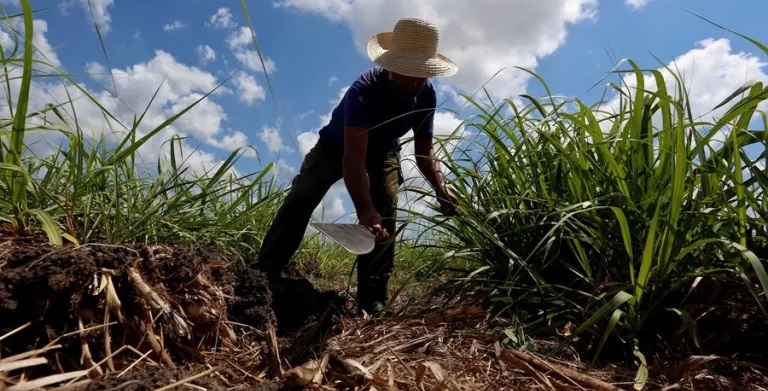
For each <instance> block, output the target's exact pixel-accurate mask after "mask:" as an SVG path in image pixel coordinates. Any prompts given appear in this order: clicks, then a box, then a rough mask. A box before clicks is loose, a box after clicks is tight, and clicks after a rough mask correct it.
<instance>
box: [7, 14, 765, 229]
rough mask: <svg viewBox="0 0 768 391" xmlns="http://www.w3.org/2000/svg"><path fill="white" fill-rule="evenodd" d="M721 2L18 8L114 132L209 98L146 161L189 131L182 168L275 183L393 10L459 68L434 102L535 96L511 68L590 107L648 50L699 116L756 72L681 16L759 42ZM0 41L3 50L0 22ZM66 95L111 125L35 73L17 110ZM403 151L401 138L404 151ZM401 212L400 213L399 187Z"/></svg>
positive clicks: (721, 36)
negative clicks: (230, 167) (418, 20)
mask: <svg viewBox="0 0 768 391" xmlns="http://www.w3.org/2000/svg"><path fill="white" fill-rule="evenodd" d="M734 1H735V2H734V3H733V5H732V6H730V7H728V6H725V5H723V2H722V1H716V0H687V1H685V0H610V1H609V0H542V1H540V2H535V1H530V0H473V1H471V2H470V1H468V0H419V1H412V0H247V1H245V6H246V8H247V17H246V13H245V12H244V9H243V5H242V3H241V2H240V1H235V0H227V1H220V0H163V1H149V0H130V1H128V0H60V1H57V2H50V1H42V0H32V1H31V6H32V8H33V9H40V10H39V11H38V12H37V13H36V14H35V24H34V28H35V33H34V44H35V46H36V47H37V49H38V50H39V52H38V53H36V54H35V56H36V57H37V58H43V59H44V60H45V61H46V62H48V63H50V64H52V65H55V66H56V67H57V68H59V69H61V70H63V71H65V72H67V73H68V74H69V75H70V76H71V77H72V78H73V79H74V80H76V81H77V82H78V83H80V86H81V88H83V89H85V90H86V91H88V93H89V94H91V95H92V96H93V97H95V98H96V99H97V100H98V101H99V103H100V104H101V105H102V106H103V107H105V108H107V110H109V111H110V113H112V114H114V115H115V117H116V118H117V119H119V120H120V121H121V122H122V124H123V125H125V126H130V124H131V122H132V119H133V117H134V115H141V113H142V112H144V110H145V109H146V108H147V106H148V105H149V104H150V100H151V99H152V97H153V95H154V94H155V92H156V91H157V95H156V96H155V97H154V101H153V102H152V104H151V105H150V106H149V109H147V112H146V115H145V117H144V120H143V121H144V122H143V126H141V127H140V130H141V132H142V133H143V132H146V131H148V130H149V129H152V128H154V127H155V126H158V125H159V124H161V123H162V122H163V121H165V120H166V119H167V118H169V117H171V116H172V115H174V113H176V112H178V111H179V110H181V109H183V108H185V107H186V106H188V105H189V104H191V103H193V102H195V101H196V100H198V99H200V98H202V97H203V96H204V95H205V94H207V93H209V92H211V91H213V93H211V95H209V96H208V97H206V98H205V99H204V100H203V101H202V102H201V103H200V104H198V105H197V106H195V107H194V108H193V109H192V110H190V111H189V112H188V113H186V114H185V115H184V116H182V117H181V119H180V120H179V121H177V122H175V123H174V124H173V125H172V126H170V127H168V128H167V129H165V130H164V131H163V132H161V133H160V134H159V135H158V136H157V138H155V139H152V140H151V141H150V142H149V143H148V144H146V145H145V146H144V147H142V148H141V149H140V150H139V152H140V154H141V156H142V157H143V158H144V159H145V161H147V162H149V163H150V164H152V163H154V162H155V161H156V160H157V159H158V158H159V157H162V156H165V155H167V154H168V148H169V147H168V143H166V142H165V141H166V140H167V139H168V138H169V137H170V136H171V135H172V134H179V135H183V136H186V137H188V138H187V139H185V140H184V144H185V153H186V154H187V158H188V160H187V163H188V164H189V165H190V166H191V167H193V168H194V169H196V170H206V169H211V168H215V167H216V166H217V165H218V164H220V163H221V161H222V160H223V159H226V158H227V156H228V155H229V154H230V153H231V152H232V151H233V150H235V149H236V148H239V147H243V146H247V145H250V146H252V147H253V148H252V149H247V150H245V151H244V154H243V156H242V157H241V158H240V159H239V160H238V161H237V163H236V170H237V172H238V173H240V174H248V173H252V172H255V171H258V170H260V169H261V168H262V167H263V166H264V165H265V164H266V163H268V162H276V163H277V171H276V175H278V178H279V180H280V181H281V182H282V183H285V184H287V183H288V182H289V181H290V179H291V178H292V177H293V176H294V175H295V174H296V172H297V170H298V168H299V167H300V165H301V161H302V158H303V156H304V155H305V154H306V153H307V152H308V151H309V149H310V148H311V147H312V146H313V144H314V142H315V141H316V140H317V130H318V129H319V128H320V127H321V126H322V125H324V123H325V122H326V121H327V120H328V116H329V113H330V111H331V110H332V109H333V107H334V105H335V104H336V103H337V102H338V101H339V99H341V97H342V96H343V94H344V91H345V89H346V87H347V86H348V85H349V84H350V83H351V82H352V81H354V80H355V78H356V77H357V76H358V75H359V74H360V73H362V72H364V71H365V70H366V69H367V68H369V67H371V66H373V64H372V62H371V61H370V60H369V59H368V57H367V56H366V54H365V52H364V47H365V43H366V41H367V39H368V38H369V37H370V36H371V35H372V34H374V33H377V32H380V31H388V30H391V28H392V27H393V26H394V23H395V22H396V21H397V19H398V18H401V17H406V16H414V17H422V18H427V19H429V20H431V21H433V22H434V23H435V24H436V25H437V26H438V28H439V29H440V39H441V40H440V50H441V52H442V53H443V54H445V55H447V56H448V57H449V58H451V59H452V60H453V61H454V62H456V63H457V64H458V66H459V73H458V74H457V75H456V76H454V77H451V78H445V79H437V80H434V81H435V83H436V86H437V87H438V91H439V96H438V102H439V104H443V105H444V106H445V107H446V108H457V107H460V106H461V104H462V103H463V101H462V100H460V98H458V97H457V94H461V93H464V94H473V93H474V92H475V91H477V89H478V88H481V87H482V86H483V85H484V84H485V83H486V82H488V84H485V86H486V88H487V89H488V91H489V94H490V95H491V97H492V98H493V99H505V98H514V97H517V96H519V95H520V94H524V93H528V94H533V95H535V96H538V95H541V94H543V93H544V90H543V88H542V87H541V85H540V84H539V83H538V82H537V81H536V80H535V79H532V77H531V76H530V75H529V74H527V73H525V72H522V71H518V70H515V69H510V68H511V67H515V66H519V67H524V68H527V69H530V70H532V71H535V72H536V73H537V74H539V75H540V76H541V77H543V78H544V80H545V81H546V82H547V84H548V86H549V88H550V89H551V90H552V91H553V93H555V94H558V95H565V96H570V97H579V98H580V99H583V100H584V101H586V102H594V101H596V100H598V99H600V98H601V94H602V93H603V92H604V90H603V88H602V87H603V86H598V88H594V89H590V87H592V85H594V84H595V83H598V82H601V79H602V78H603V77H604V76H605V73H606V72H608V71H609V70H610V69H611V68H613V67H614V66H615V65H616V64H617V62H618V61H619V60H620V59H624V58H630V59H633V60H634V61H636V62H637V63H638V64H640V66H642V67H645V68H659V67H661V66H662V64H661V63H659V62H658V60H657V59H656V58H654V56H656V57H658V58H659V59H661V60H662V61H663V62H664V63H673V62H674V64H675V67H676V68H678V69H679V70H680V72H681V73H682V74H683V75H684V76H685V81H686V83H687V84H688V85H690V86H693V90H692V91H691V94H692V101H693V103H694V104H695V110H697V112H698V113H707V112H708V111H709V110H710V109H711V108H712V107H714V106H715V105H716V104H717V103H719V102H720V101H721V100H722V99H723V98H725V97H726V96H728V95H729V94H730V93H731V92H732V91H734V90H735V89H736V88H738V87H739V86H741V85H742V84H744V83H745V82H747V81H763V82H766V81H768V75H767V72H768V70H766V67H765V66H766V63H767V60H768V59H767V58H766V55H765V53H763V52H761V51H760V50H759V49H758V48H757V47H755V46H754V45H752V44H751V43H749V42H747V41H745V40H743V39H741V38H740V37H738V36H735V35H733V34H731V33H729V32H727V31H724V30H721V29H719V28H717V27H716V26H713V25H711V24H709V23H707V22H705V21H703V20H701V19H699V18H696V17H695V16H693V15H691V14H690V13H687V12H686V11H690V12H693V13H696V14H699V15H701V16H703V17H706V18H708V19H711V20H713V21H715V22H717V23H719V24H721V25H724V26H726V27H729V28H731V29H734V30H736V31H738V32H740V33H743V34H746V35H748V36H750V37H752V38H755V39H757V40H759V41H761V42H766V43H768V30H766V29H765V28H764V27H763V26H764V21H763V19H764V15H765V14H766V13H768V2H766V1H764V0H749V1H748V0H734ZM0 5H2V7H3V9H4V11H5V12H7V13H8V14H14V13H18V12H19V10H20V7H19V2H18V0H0ZM248 19H250V25H251V26H252V27H253V31H254V32H255V35H256V39H257V42H258V45H259V49H260V50H261V53H262V55H263V60H264V63H262V61H261V60H260V58H259V56H258V54H257V52H256V50H255V48H256V47H255V45H254V42H253V39H252V36H251V30H250V29H249V27H248V26H249V20H248ZM95 26H98V29H99V33H100V34H101V39H102V40H103V43H104V47H102V44H101V42H100V40H99V36H98V34H97V30H96V28H95ZM14 27H15V28H17V29H20V30H21V29H23V25H21V24H20V23H18V22H14ZM0 43H2V45H3V46H4V48H5V49H6V50H9V48H10V47H12V46H13V41H12V40H11V38H10V35H9V34H8V30H7V29H4V30H3V32H0ZM105 50H106V56H105V52H104V51H105ZM310 64H312V65H310ZM110 69H111V71H112V73H111V76H110ZM265 69H266V72H265ZM499 71H502V72H501V73H500V74H498V75H497V76H495V77H493V76H494V74H496V73H497V72H499ZM492 77H493V78H492ZM491 79H492V80H491ZM489 80H490V81H489ZM12 83H13V82H12ZM220 83H224V84H223V85H222V86H219V84H220ZM602 83H603V84H605V83H606V81H603V82H602ZM270 84H271V88H270ZM158 88H159V90H158ZM214 90H215V91H214ZM67 92H69V93H70V94H73V95H74V96H76V97H78V98H77V99H76V101H75V107H76V112H77V117H78V121H79V122H80V124H81V126H83V127H84V128H87V129H89V130H90V131H91V132H93V134H94V135H96V136H98V135H115V134H118V135H119V134H120V132H121V131H123V130H124V129H123V130H121V129H120V126H116V123H115V122H112V121H107V120H105V119H104V117H103V115H102V114H101V112H100V111H99V110H98V109H97V108H96V106H95V105H93V104H92V103H91V102H89V100H88V99H87V98H82V94H79V93H78V90H77V89H76V88H74V87H73V86H72V85H71V84H70V85H69V86H67V85H66V83H62V82H60V81H51V80H50V79H39V80H36V81H35V82H34V83H33V85H32V92H31V94H32V96H31V100H30V109H32V110H34V109H37V108H41V107H42V106H43V105H44V104H46V103H49V102H63V101H66V100H67V99H68V98H67ZM3 94H5V92H3ZM3 98H4V96H3ZM609 98H610V97H609ZM2 101H3V102H4V101H5V100H4V99H3V100H2ZM2 110H3V115H4V118H8V117H7V116H8V114H7V108H6V107H5V106H3V109H2ZM459 115H461V114H459ZM107 122H111V124H108V123H107ZM110 125H112V127H110ZM435 125H436V132H437V133H438V134H439V135H441V136H445V135H448V134H450V133H452V132H454V130H457V129H458V130H459V133H458V134H465V135H466V134H467V133H466V132H467V130H465V129H462V127H461V125H462V122H461V119H460V118H458V117H456V116H455V115H454V114H452V113H450V112H449V111H447V110H442V109H440V110H439V111H438V114H437V116H436V120H435ZM35 137H37V139H35ZM30 140H36V141H38V142H41V141H50V139H49V138H46V137H44V136H31V137H30ZM41 148H42V147H41ZM41 150H42V149H41ZM408 153H412V146H410V147H408V146H407V147H406V148H405V150H404V158H405V157H407V154H408ZM403 167H404V171H405V174H406V177H407V178H412V179H417V180H418V179H419V178H421V177H420V174H419V173H418V170H417V169H416V168H415V167H414V165H413V164H412V162H410V161H404V163H403ZM400 205H401V206H412V205H408V200H407V199H406V198H403V197H402V196H401V200H400ZM316 213H317V214H316V216H317V217H318V218H321V219H322V220H325V221H331V220H335V219H338V218H342V219H353V220H354V208H353V207H352V204H351V202H350V200H349V197H348V195H347V192H346V188H345V187H344V185H343V182H341V181H340V182H338V183H337V184H336V185H335V186H334V187H332V188H331V190H330V191H329V192H328V194H327V195H326V197H325V199H324V200H323V202H322V203H321V205H319V206H318V209H317V211H316Z"/></svg>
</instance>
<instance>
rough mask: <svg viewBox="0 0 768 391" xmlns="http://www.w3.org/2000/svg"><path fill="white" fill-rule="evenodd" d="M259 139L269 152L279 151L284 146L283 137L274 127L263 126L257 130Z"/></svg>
mask: <svg viewBox="0 0 768 391" xmlns="http://www.w3.org/2000/svg"><path fill="white" fill-rule="evenodd" d="M259 139H260V140H261V141H263V142H264V144H265V145H266V146H267V149H269V151H270V152H279V151H280V150H282V149H284V148H285V145H283V137H282V136H280V131H278V130H277V129H276V128H272V127H269V126H265V127H264V128H263V129H261V132H259Z"/></svg>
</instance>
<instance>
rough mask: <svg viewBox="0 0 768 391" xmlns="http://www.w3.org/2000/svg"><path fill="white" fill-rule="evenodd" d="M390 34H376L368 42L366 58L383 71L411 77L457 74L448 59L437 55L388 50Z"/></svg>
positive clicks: (453, 65)
mask: <svg viewBox="0 0 768 391" xmlns="http://www.w3.org/2000/svg"><path fill="white" fill-rule="evenodd" d="M391 42H392V32H383V33H379V34H376V35H374V36H372V37H371V39H369V40H368V47H367V52H368V57H369V58H370V59H371V61H373V62H375V63H376V64H378V65H381V66H382V67H383V68H384V69H386V70H388V71H391V72H395V73H397V74H400V75H405V76H411V77H426V78H430V77H448V76H453V75H455V74H456V72H458V70H459V67H458V66H457V65H456V64H455V63H454V62H453V61H451V60H450V59H449V58H448V57H446V56H444V55H443V54H440V53H438V54H437V55H435V56H422V55H415V54H413V53H400V52H396V51H392V50H389V49H390V44H391Z"/></svg>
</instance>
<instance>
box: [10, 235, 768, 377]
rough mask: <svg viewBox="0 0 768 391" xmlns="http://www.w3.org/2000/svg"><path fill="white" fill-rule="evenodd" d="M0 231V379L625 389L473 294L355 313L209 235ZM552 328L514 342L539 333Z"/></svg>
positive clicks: (703, 371) (660, 372) (732, 363)
mask: <svg viewBox="0 0 768 391" xmlns="http://www.w3.org/2000/svg"><path fill="white" fill-rule="evenodd" d="M2 243H3V245H2V249H3V250H2V253H0V271H1V272H2V273H1V275H2V277H0V297H1V298H2V307H0V318H2V319H13V320H14V321H13V322H3V325H4V326H3V330H0V332H2V334H4V335H3V336H2V342H0V343H1V345H0V346H1V347H2V359H0V389H7V390H31V389H47V390H53V389H56V390H79V389H82V390H97V389H100V390H106V389H110V390H118V389H119V390H165V389H209V390H215V389H216V390H217V389H238V390H280V389H370V390H373V389H377V390H388V389H392V390H394V389H399V390H404V389H409V390H459V389H461V390H528V389H530V390H549V389H552V390H561V389H587V390H618V389H631V388H632V382H633V379H634V373H635V370H634V368H632V367H627V368H622V367H621V366H617V365H613V364H606V365H603V366H597V367H595V368H592V369H589V370H588V368H587V366H588V364H589V363H588V362H584V361H583V360H582V358H581V357H580V354H579V353H578V352H577V351H575V350H573V349H568V350H564V351H562V352H561V353H559V354H558V355H556V356H554V357H549V358H547V357H543V356H541V355H538V354H531V353H530V352H521V351H520V350H518V349H513V348H508V347H503V346H502V345H501V344H500V338H499V335H503V334H504V330H505V329H506V328H508V327H510V323H509V322H507V321H505V320H504V319H503V318H491V317H489V316H488V313H487V312H486V311H485V310H484V309H483V307H482V304H481V303H478V304H476V305H467V304H466V303H465V304H464V305H463V306H462V307H458V308H448V309H443V310H439V311H431V312H427V311H425V310H427V308H423V307H422V308H418V306H407V311H406V312H405V313H397V314H395V315H392V316H385V317H383V318H381V319H370V318H368V317H356V316H353V314H354V311H353V310H354V307H353V305H352V303H351V302H349V300H347V299H345V296H344V295H343V294H338V293H336V292H333V291H325V292H321V291H319V290H315V289H313V288H312V287H311V285H309V284H303V285H302V284H299V283H297V284H296V285H295V286H294V288H293V289H292V290H291V292H281V294H282V295H283V296H282V297H280V296H279V294H278V295H275V293H274V292H270V290H269V288H268V287H267V285H266V284H265V280H264V279H263V277H262V276H261V275H260V274H259V273H256V272H248V271H247V270H242V269H237V268H235V269H234V270H233V269H232V268H231V265H227V260H226V256H223V255H222V253H220V252H218V249H217V248H215V247H213V246H201V247H199V248H190V247H189V246H172V245H154V246H153V245H126V246H116V245H102V244H96V243H94V244H89V245H84V246H80V247H74V246H65V247H63V248H53V247H51V246H50V245H48V244H47V243H46V241H45V238H44V237H36V238H34V237H33V238H18V237H11V236H10V235H8V234H7V232H6V233H5V234H4V235H3V238H2ZM228 266H230V267H228ZM297 270H298V269H297ZM238 276H239V277H240V278H237V277H238ZM290 278H293V279H295V280H297V281H304V282H306V280H304V279H303V276H300V275H293V276H290ZM326 284H328V283H327V282H326ZM273 295H274V296H273ZM270 300H275V306H274V307H273V308H270V305H269V302H270ZM404 301H406V299H405V298H404V297H401V298H399V299H398V300H397V302H398V303H403V302H404ZM395 307H398V304H395ZM404 308H405V307H404ZM275 310H277V311H275ZM275 321H277V324H276V325H275ZM11 323H12V325H13V329H8V328H9V326H11ZM105 325H107V326H106V327H105ZM273 326H276V327H273ZM563 332H565V331H564V330H561V331H560V332H558V333H554V334H552V335H551V336H549V337H546V338H544V337H542V338H540V339H535V340H534V341H533V344H532V345H530V346H529V347H528V349H529V350H533V351H536V350H539V349H544V350H546V349H547V348H551V347H554V346H555V345H557V344H558V343H559V342H560V341H562V336H561V335H559V334H561V333H563ZM763 346H764V345H763ZM760 384H763V385H765V384H768V372H766V371H765V370H764V369H762V368H761V367H760V366H758V365H756V364H754V363H752V364H750V363H746V362H739V361H737V360H730V359H728V358H726V357H718V356H692V357H689V358H688V359H686V360H683V361H682V362H678V363H669V366H664V365H660V366H658V367H655V366H653V367H651V378H650V380H649V382H648V384H647V387H648V388H647V389H667V390H686V389H696V390H705V389H707V390H714V389H749V390H761V389H765V388H764V386H760ZM174 385H176V386H178V387H175V386H174ZM302 387H303V388H302Z"/></svg>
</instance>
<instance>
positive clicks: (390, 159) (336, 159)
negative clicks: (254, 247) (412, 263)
mask: <svg viewBox="0 0 768 391" xmlns="http://www.w3.org/2000/svg"><path fill="white" fill-rule="evenodd" d="M343 148H344V147H343V145H328V144H323V143H322V142H318V143H317V144H315V146H314V147H313V148H312V149H311V150H310V151H309V153H308V154H307V155H306V156H305V157H304V161H303V162H302V165H301V168H300V169H299V173H298V174H297V175H296V176H295V177H294V178H293V180H292V182H291V187H290V189H289V190H288V194H287V195H286V198H285V200H284V201H283V204H282V205H281V206H280V208H279V209H278V211H277V214H276V216H275V218H274V220H273V221H272V224H271V225H270V227H269V230H268V231H267V234H266V235H265V237H264V240H263V243H262V246H261V248H260V250H259V254H258V256H257V259H256V266H257V268H258V269H259V270H262V271H264V272H265V273H267V275H269V276H279V275H280V273H281V271H282V270H283V269H284V268H285V267H286V266H287V265H288V263H289V262H290V260H291V258H292V257H293V255H294V254H295V252H296V251H297V250H298V248H299V246H300V244H301V241H302V239H303V236H304V232H305V231H306V228H307V226H308V224H309V220H310V218H311V217H312V213H313V212H314V210H315V209H316V208H317V206H318V205H319V204H320V202H321V201H322V199H323V197H324V196H325V195H326V193H327V192H328V190H329V189H330V188H331V186H332V185H333V184H335V183H336V182H337V181H339V180H341V179H343V166H342V159H343V156H344V149H343ZM367 155H368V157H367V159H366V169H367V172H368V178H369V183H370V192H371V198H372V201H373V204H374V207H375V208H376V210H377V211H378V212H379V214H380V215H381V218H382V228H384V229H386V230H387V232H388V233H389V234H390V239H389V240H387V241H386V242H384V243H377V244H376V246H375V247H374V249H373V251H371V252H370V253H368V254H362V255H358V257H357V259H356V263H357V301H358V305H359V306H362V307H368V306H370V305H373V303H374V302H380V303H382V304H383V303H386V301H387V298H388V296H387V286H388V284H389V277H390V274H391V272H392V268H393V266H394V256H395V248H394V237H395V235H394V233H395V222H396V218H397V193H398V190H399V188H400V185H402V183H403V174H402V169H401V167H400V154H399V152H383V153H368V154H367Z"/></svg>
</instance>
